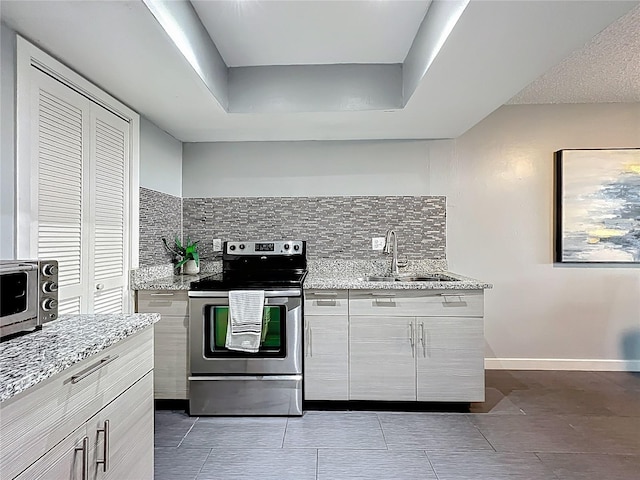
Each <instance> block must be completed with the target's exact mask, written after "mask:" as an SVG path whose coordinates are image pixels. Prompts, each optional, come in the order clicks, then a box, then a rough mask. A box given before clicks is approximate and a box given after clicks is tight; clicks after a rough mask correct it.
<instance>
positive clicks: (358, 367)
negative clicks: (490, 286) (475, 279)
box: [349, 290, 484, 402]
mask: <svg viewBox="0 0 640 480" xmlns="http://www.w3.org/2000/svg"><path fill="white" fill-rule="evenodd" d="M482 305H483V292H482V291H475V290H470V291H467V290H464V291H441V290H357V291H355V290H351V291H350V292H349V346H350V395H349V398H350V399H351V400H390V401H412V400H413V401H415V400H418V401H427V402H435V401H442V402H476V401H484V335H483V319H482V315H483V308H482Z"/></svg>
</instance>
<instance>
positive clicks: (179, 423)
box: [154, 410, 198, 447]
mask: <svg viewBox="0 0 640 480" xmlns="http://www.w3.org/2000/svg"><path fill="white" fill-rule="evenodd" d="M197 420H198V417H190V416H188V415H186V414H185V413H184V412H178V411H172V410H157V411H156V412H155V435H154V439H155V442H154V445H155V446H156V447H177V446H178V445H180V442H181V441H182V440H183V438H184V437H185V435H186V434H187V432H189V430H190V429H191V427H192V426H193V424H194V423H195V422H196V421H197Z"/></svg>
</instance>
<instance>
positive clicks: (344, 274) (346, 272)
mask: <svg viewBox="0 0 640 480" xmlns="http://www.w3.org/2000/svg"><path fill="white" fill-rule="evenodd" d="M207 270H208V272H206V273H204V272H201V273H200V274H199V275H171V274H170V273H171V270H157V269H156V270H155V271H154V270H150V269H144V268H143V269H140V270H139V271H138V272H136V275H132V281H131V289H132V290H189V286H190V284H191V282H194V281H196V280H200V279H201V278H204V277H207V276H209V275H212V274H213V273H216V272H219V271H221V265H213V266H209V268H207ZM388 270H389V262H388V261H387V260H370V261H369V260H326V259H324V260H312V261H309V273H308V275H307V277H306V279H305V281H304V288H306V289H351V290H389V289H393V290H484V289H488V288H493V285H492V284H490V283H487V282H484V281H481V280H477V279H474V278H471V277H466V276H464V275H459V274H457V273H453V272H450V271H448V270H447V265H446V261H443V260H418V261H412V262H410V264H409V265H408V267H407V268H403V269H402V271H401V274H402V275H412V276H421V275H430V274H444V275H447V276H449V277H452V278H455V279H456V280H457V281H453V282H450V281H448V282H447V281H445V282H431V281H429V282H404V281H403V282H369V281H365V280H363V278H364V277H366V276H368V275H385V274H388Z"/></svg>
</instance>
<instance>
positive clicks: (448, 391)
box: [415, 317, 484, 402]
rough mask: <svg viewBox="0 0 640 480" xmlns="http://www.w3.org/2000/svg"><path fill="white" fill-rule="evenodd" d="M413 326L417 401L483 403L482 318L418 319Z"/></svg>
mask: <svg viewBox="0 0 640 480" xmlns="http://www.w3.org/2000/svg"><path fill="white" fill-rule="evenodd" d="M415 325H416V338H417V344H416V349H415V350H416V386H417V400H418V401H423V402H478V401H483V400H484V332H483V321H482V318H467V317H462V318H460V317H440V318H432V317H418V318H416V320H415Z"/></svg>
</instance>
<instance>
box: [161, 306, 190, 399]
mask: <svg viewBox="0 0 640 480" xmlns="http://www.w3.org/2000/svg"><path fill="white" fill-rule="evenodd" d="M188 324H189V317H174V316H169V315H163V316H162V318H161V319H160V321H159V322H158V323H156V324H155V325H154V332H155V337H154V344H153V350H154V367H153V368H154V371H153V373H154V387H153V390H154V394H155V395H154V396H155V398H160V399H187V398H189V395H188V390H187V389H188V381H187V371H188V362H189V355H188V353H187V326H188Z"/></svg>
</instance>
